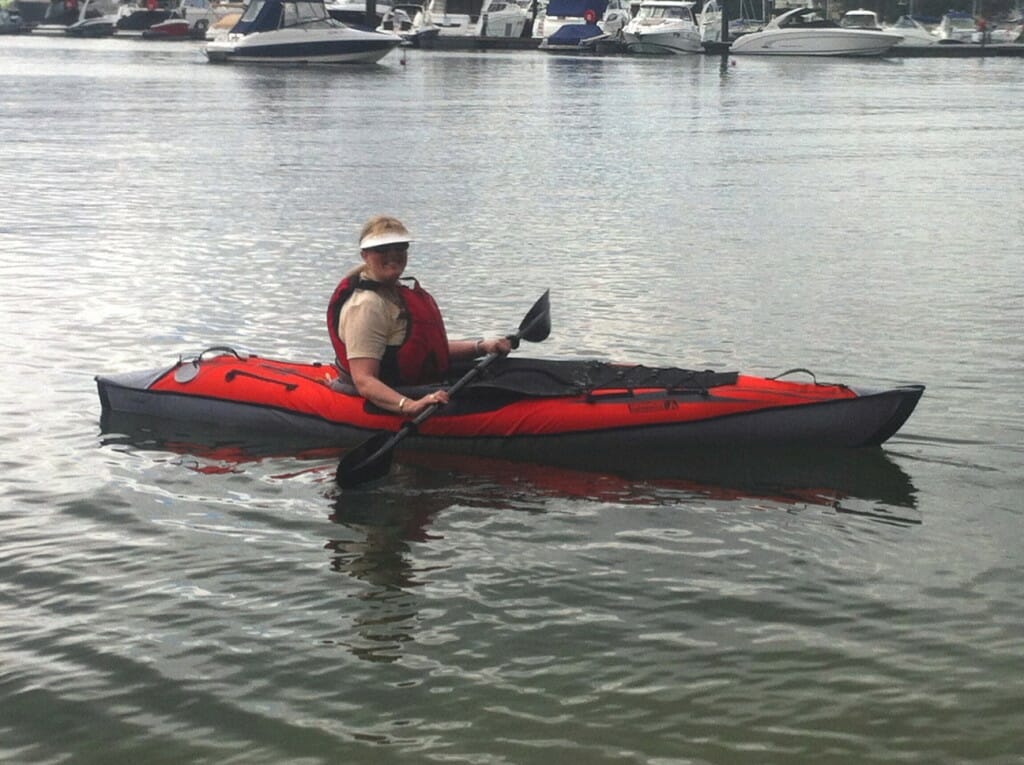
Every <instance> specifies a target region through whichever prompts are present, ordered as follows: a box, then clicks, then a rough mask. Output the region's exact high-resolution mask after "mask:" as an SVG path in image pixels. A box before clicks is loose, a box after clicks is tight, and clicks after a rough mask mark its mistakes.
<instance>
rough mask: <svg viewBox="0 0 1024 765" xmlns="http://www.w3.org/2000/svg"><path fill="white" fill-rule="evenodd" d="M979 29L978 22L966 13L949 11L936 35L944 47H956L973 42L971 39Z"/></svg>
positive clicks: (944, 15)
mask: <svg viewBox="0 0 1024 765" xmlns="http://www.w3.org/2000/svg"><path fill="white" fill-rule="evenodd" d="M977 29H978V22H977V21H975V20H974V17H973V16H972V15H971V14H969V13H966V12H964V11H949V12H948V13H945V14H943V16H942V19H941V20H940V21H939V26H938V27H937V28H936V30H935V33H936V34H937V35H938V37H939V42H940V43H942V44H943V45H950V44H952V45H956V44H959V43H969V42H971V37H973V35H974V33H975V32H976V31H977Z"/></svg>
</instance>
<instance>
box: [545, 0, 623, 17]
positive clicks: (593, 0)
mask: <svg viewBox="0 0 1024 765" xmlns="http://www.w3.org/2000/svg"><path fill="white" fill-rule="evenodd" d="M607 8H608V0H551V1H550V2H549V3H548V7H547V10H545V14H547V15H548V16H568V17H572V18H584V17H585V16H586V15H587V11H592V12H593V13H594V18H595V19H599V18H601V17H602V16H603V15H604V12H605V10H606V9H607Z"/></svg>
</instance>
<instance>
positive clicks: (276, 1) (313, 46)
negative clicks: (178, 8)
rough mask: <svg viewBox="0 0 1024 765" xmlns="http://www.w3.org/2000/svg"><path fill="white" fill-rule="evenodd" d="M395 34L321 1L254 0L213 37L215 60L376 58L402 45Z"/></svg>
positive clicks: (334, 61)
mask: <svg viewBox="0 0 1024 765" xmlns="http://www.w3.org/2000/svg"><path fill="white" fill-rule="evenodd" d="M401 42H402V39H401V38H400V37H398V36H396V35H393V34H386V33H382V32H373V31H369V30H365V29H355V28H353V27H349V26H347V25H345V24H343V23H341V22H340V21H336V20H335V19H333V18H331V17H330V15H328V13H327V11H326V9H325V8H324V3H323V2H322V0H321V1H320V2H316V0H252V2H250V3H249V5H248V7H247V8H246V10H245V13H243V14H242V16H241V18H240V19H239V20H238V23H237V24H235V26H234V27H232V28H231V31H230V32H228V33H227V34H224V35H220V36H218V37H217V38H216V39H214V40H212V41H211V42H209V43H208V44H207V46H206V48H205V52H206V57H207V58H208V59H209V60H210V61H212V62H230V61H237V62H248V63H332V64H348V63H374V62H376V61H379V60H380V59H381V58H383V57H384V56H385V55H386V54H387V53H388V52H389V51H391V50H393V49H394V48H395V47H397V46H398V45H400V44H401Z"/></svg>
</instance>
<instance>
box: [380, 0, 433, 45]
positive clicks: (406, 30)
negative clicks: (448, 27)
mask: <svg viewBox="0 0 1024 765" xmlns="http://www.w3.org/2000/svg"><path fill="white" fill-rule="evenodd" d="M377 31H378V32H383V33H385V34H395V35H398V36H399V37H401V38H402V40H403V41H404V42H405V44H406V45H410V46H412V47H413V48H429V47H431V46H432V44H433V42H434V40H436V39H437V37H438V36H439V35H440V34H441V27H439V26H438V25H437V24H435V23H434V17H433V16H432V15H431V12H430V8H429V7H427V6H425V5H418V4H416V3H398V4H396V5H395V6H393V7H392V8H391V9H390V10H388V12H387V13H385V14H384V18H383V19H381V22H380V25H379V26H378V27H377Z"/></svg>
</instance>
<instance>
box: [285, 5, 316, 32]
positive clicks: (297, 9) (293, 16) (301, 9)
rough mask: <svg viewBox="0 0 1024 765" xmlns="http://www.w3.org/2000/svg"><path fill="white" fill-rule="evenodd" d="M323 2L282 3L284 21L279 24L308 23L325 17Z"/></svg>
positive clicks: (286, 25)
mask: <svg viewBox="0 0 1024 765" xmlns="http://www.w3.org/2000/svg"><path fill="white" fill-rule="evenodd" d="M326 15H327V14H326V11H325V10H324V6H323V3H317V2H295V3H285V4H284V21H283V22H282V24H281V26H284V27H293V26H295V25H296V24H308V23H309V22H311V21H321V20H322V19H324V18H326Z"/></svg>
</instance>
